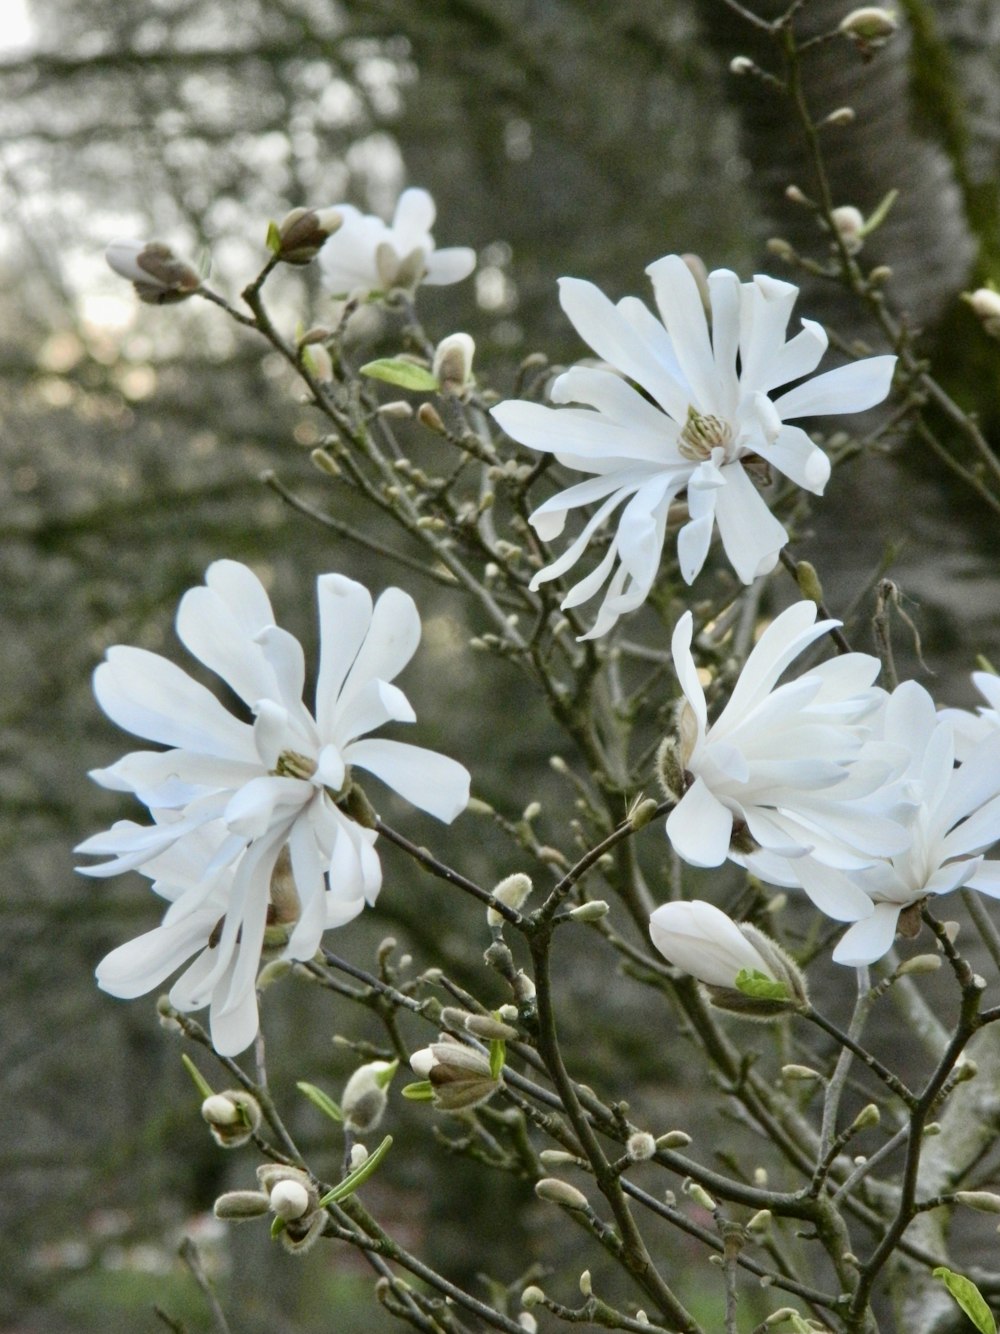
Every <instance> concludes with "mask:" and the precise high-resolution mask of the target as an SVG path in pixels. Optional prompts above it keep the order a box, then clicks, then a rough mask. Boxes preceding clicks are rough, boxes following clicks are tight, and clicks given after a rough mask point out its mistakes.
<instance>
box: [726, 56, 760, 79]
mask: <svg viewBox="0 0 1000 1334" xmlns="http://www.w3.org/2000/svg"><path fill="white" fill-rule="evenodd" d="M753 68H754V63H753V61H752V60H751V59H750V57H749V56H733V58H732V60H731V61H730V62H729V73H730V74H735V75H737V76H740V75H743V74H749V73H750V72H751V71H752V70H753Z"/></svg>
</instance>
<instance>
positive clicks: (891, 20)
mask: <svg viewBox="0 0 1000 1334" xmlns="http://www.w3.org/2000/svg"><path fill="white" fill-rule="evenodd" d="M898 27H899V24H898V22H897V21H896V16H895V14H894V13H893V12H892V10H890V9H883V8H882V6H881V5H862V6H861V7H860V8H859V9H852V10H851V12H850V13H849V14H845V15H844V17H843V18H842V19H841V20H840V23H839V25H838V29H837V30H838V32H841V33H843V35H844V36H845V37H847V38H848V39H849V40H850V41H852V42H853V43H854V45H855V46H856V47H857V48H858V50H859V51H860V53H861V55H862V57H863V58H864V59H865V60H868V59H870V58H871V56H873V55H874V53H875V52H876V51H877V50H878V49H879V47H881V46H885V44H886V42H887V41H888V40H889V38H890V37H891V36H892V35H893V33H894V32H895V31H896V29H897V28H898Z"/></svg>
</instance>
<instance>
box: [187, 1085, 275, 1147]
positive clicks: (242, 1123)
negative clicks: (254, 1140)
mask: <svg viewBox="0 0 1000 1334" xmlns="http://www.w3.org/2000/svg"><path fill="white" fill-rule="evenodd" d="M201 1114H202V1116H203V1117H204V1119H205V1121H206V1122H207V1123H208V1128H209V1129H210V1130H211V1132H212V1138H213V1139H214V1140H215V1142H216V1144H218V1145H219V1147H220V1148H223V1149H238V1148H239V1147H240V1145H241V1144H246V1142H247V1140H249V1139H250V1138H251V1136H252V1135H253V1133H254V1131H256V1130H257V1129H258V1128H259V1127H260V1120H261V1114H260V1104H259V1103H258V1101H257V1099H256V1098H254V1097H253V1096H252V1095H251V1094H249V1093H247V1092H246V1091H245V1090H244V1089H226V1090H225V1091H224V1092H222V1093H213V1094H212V1095H211V1097H208V1098H206V1099H205V1101H204V1102H203V1103H202V1104H201Z"/></svg>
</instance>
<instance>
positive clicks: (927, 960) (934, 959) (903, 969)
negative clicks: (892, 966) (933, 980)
mask: <svg viewBox="0 0 1000 1334" xmlns="http://www.w3.org/2000/svg"><path fill="white" fill-rule="evenodd" d="M941 963H942V959H941V956H940V954H914V956H913V957H912V959H904V960H903V962H902V963H901V964H900V965H899V967H898V968H897V969H896V976H897V977H906V976H907V974H910V975H911V976H912V975H914V974H918V973H936V972H938V970H939V969H940V967H941Z"/></svg>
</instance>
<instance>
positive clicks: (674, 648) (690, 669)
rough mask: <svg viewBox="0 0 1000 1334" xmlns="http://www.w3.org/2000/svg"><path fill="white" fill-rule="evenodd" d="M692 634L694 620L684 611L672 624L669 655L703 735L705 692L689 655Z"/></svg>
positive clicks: (705, 721)
mask: <svg viewBox="0 0 1000 1334" xmlns="http://www.w3.org/2000/svg"><path fill="white" fill-rule="evenodd" d="M693 634H694V621H693V619H692V616H691V613H690V612H689V611H686V612H685V613H684V614H683V616H681V617H680V619H679V620H678V622H677V624H676V625H675V626H674V633H673V636H672V637H671V641H670V656H671V657H672V658H673V662H674V672H675V674H676V676H677V683H678V685H679V686H680V688H681V690H682V692H683V694H684V697H685V699H686V700H687V702H688V704H690V706H691V708H692V709H693V711H694V715H695V719H696V721H697V725H698V734H699V736H703V735H704V733H705V728H706V726H707V723H708V709H707V707H706V704H705V692H704V690H703V689H702V684H701V681H700V680H699V679H698V670H697V668H696V667H695V663H694V658H693V657H692V655H691V639H692V636H693Z"/></svg>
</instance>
